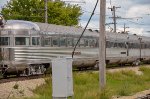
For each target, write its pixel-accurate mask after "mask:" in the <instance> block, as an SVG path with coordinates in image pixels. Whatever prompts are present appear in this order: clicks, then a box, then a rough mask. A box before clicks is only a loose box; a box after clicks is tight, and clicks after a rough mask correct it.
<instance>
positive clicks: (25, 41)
mask: <svg viewBox="0 0 150 99" xmlns="http://www.w3.org/2000/svg"><path fill="white" fill-rule="evenodd" d="M15 45H30V38H29V37H15Z"/></svg>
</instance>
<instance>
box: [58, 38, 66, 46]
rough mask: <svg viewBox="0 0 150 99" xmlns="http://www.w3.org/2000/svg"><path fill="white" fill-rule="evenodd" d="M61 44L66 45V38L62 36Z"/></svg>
mask: <svg viewBox="0 0 150 99" xmlns="http://www.w3.org/2000/svg"><path fill="white" fill-rule="evenodd" d="M59 41H60V46H66V45H67V44H66V38H60V40H59Z"/></svg>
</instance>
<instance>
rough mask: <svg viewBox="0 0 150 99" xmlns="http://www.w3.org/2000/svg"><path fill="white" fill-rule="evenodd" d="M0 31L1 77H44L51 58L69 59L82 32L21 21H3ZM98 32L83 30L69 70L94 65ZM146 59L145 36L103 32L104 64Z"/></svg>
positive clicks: (149, 49) (148, 42) (148, 44)
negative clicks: (104, 42)
mask: <svg viewBox="0 0 150 99" xmlns="http://www.w3.org/2000/svg"><path fill="white" fill-rule="evenodd" d="M1 18H2V17H1ZM1 22H2V23H3V24H2V26H1V28H0V68H1V71H2V74H3V76H4V77H7V76H8V75H12V74H15V75H17V76H20V75H21V74H22V75H27V76H29V75H35V74H44V72H45V71H46V70H47V68H49V67H50V66H51V62H52V60H53V59H54V58H65V57H71V55H72V51H73V48H74V46H75V44H76V43H77V40H78V38H79V36H80V34H81V32H82V31H83V29H82V28H81V27H71V26H61V25H54V24H46V23H39V22H30V21H23V20H7V21H6V23H4V21H1ZM98 37H99V31H97V30H91V29H87V30H86V31H85V34H84V35H83V37H82V38H81V40H80V42H79V44H78V46H77V49H76V51H75V56H74V58H73V67H75V68H77V69H82V68H91V67H94V66H95V65H96V64H97V62H98V56H99V55H98V45H99V44H98V42H99V38H98ZM149 60H150V39H149V37H144V36H137V35H129V34H121V33H111V32H107V33H106V63H107V64H112V63H117V64H125V63H133V64H135V65H138V64H139V63H140V62H141V61H149Z"/></svg>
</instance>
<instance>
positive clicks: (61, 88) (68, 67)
mask: <svg viewBox="0 0 150 99" xmlns="http://www.w3.org/2000/svg"><path fill="white" fill-rule="evenodd" d="M69 96H73V78H72V58H57V59H54V60H52V97H53V99H55V98H56V99H57V98H67V97H69Z"/></svg>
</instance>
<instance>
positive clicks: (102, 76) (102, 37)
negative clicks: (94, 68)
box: [99, 0, 106, 90]
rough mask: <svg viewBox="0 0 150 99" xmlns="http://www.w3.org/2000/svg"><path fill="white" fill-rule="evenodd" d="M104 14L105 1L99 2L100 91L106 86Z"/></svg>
mask: <svg viewBox="0 0 150 99" xmlns="http://www.w3.org/2000/svg"><path fill="white" fill-rule="evenodd" d="M105 14H106V0H100V34H99V80H100V82H99V83H100V89H101V90H102V89H104V87H105V86H106V62H105V60H106V59H105V58H106V50H105V32H106V31H105Z"/></svg>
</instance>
